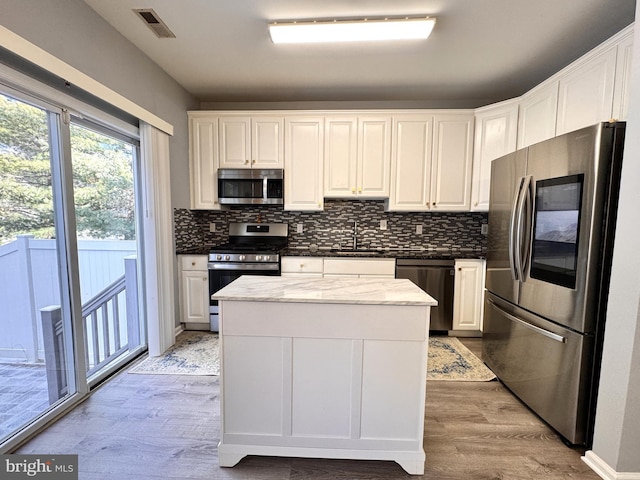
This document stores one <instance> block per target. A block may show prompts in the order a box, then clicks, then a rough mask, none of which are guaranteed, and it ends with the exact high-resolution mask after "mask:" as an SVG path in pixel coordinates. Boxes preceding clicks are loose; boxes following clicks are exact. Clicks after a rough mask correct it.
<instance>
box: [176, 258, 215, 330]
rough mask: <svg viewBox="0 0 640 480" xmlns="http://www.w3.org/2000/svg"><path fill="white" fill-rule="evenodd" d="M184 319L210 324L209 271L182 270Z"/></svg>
mask: <svg viewBox="0 0 640 480" xmlns="http://www.w3.org/2000/svg"><path fill="white" fill-rule="evenodd" d="M181 280H182V321H183V322H185V323H206V324H209V278H208V272H207V271H200V270H186V271H183V272H182V278H181Z"/></svg>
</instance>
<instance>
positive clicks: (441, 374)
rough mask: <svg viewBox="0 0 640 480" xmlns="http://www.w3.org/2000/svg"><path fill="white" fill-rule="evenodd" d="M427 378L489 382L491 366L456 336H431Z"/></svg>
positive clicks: (491, 377)
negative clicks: (488, 366)
mask: <svg viewBox="0 0 640 480" xmlns="http://www.w3.org/2000/svg"><path fill="white" fill-rule="evenodd" d="M428 353H429V355H428V359H427V380H450V381H451V380H453V381H462V382H488V381H490V380H493V379H494V378H496V376H495V375H494V374H493V372H492V371H491V370H489V368H487V366H486V365H485V364H484V363H483V362H482V360H480V359H479V358H478V357H476V356H475V355H474V354H473V353H472V352H471V350H469V349H468V348H467V347H465V346H464V345H463V344H462V343H461V342H460V340H458V339H457V338H455V337H431V338H429V352H428Z"/></svg>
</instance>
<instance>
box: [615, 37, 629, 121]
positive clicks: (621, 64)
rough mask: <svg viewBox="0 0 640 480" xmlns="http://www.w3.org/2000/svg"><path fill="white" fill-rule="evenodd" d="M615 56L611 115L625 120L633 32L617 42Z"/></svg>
mask: <svg viewBox="0 0 640 480" xmlns="http://www.w3.org/2000/svg"><path fill="white" fill-rule="evenodd" d="M617 48H618V54H617V56H616V83H615V86H614V89H613V111H612V113H611V117H612V118H615V119H616V120H626V119H627V113H628V108H629V88H630V80H631V60H632V58H633V33H630V34H629V35H628V36H627V37H625V38H624V39H623V40H622V41H620V43H618V47H617Z"/></svg>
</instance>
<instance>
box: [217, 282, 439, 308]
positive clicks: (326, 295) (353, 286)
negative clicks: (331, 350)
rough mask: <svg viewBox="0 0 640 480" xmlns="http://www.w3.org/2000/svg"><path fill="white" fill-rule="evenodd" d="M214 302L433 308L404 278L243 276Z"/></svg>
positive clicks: (419, 290)
mask: <svg viewBox="0 0 640 480" xmlns="http://www.w3.org/2000/svg"><path fill="white" fill-rule="evenodd" d="M212 298H214V299H215V300H237V301H253V302H285V303H342V304H362V305H416V306H427V305H428V306H436V305H437V304H438V302H437V301H436V300H435V299H433V298H432V297H431V296H429V295H428V294H427V293H425V292H424V291H422V290H421V289H420V288H419V287H417V286H416V285H415V284H414V283H413V282H411V281H410V280H406V279H385V278H327V277H325V278H309V277H303V278H298V277H275V276H259V275H245V276H242V277H240V278H238V279H237V280H234V281H233V282H231V283H230V284H229V285H227V286H226V287H224V288H222V289H221V290H219V291H218V292H216V293H215V294H213V295H212Z"/></svg>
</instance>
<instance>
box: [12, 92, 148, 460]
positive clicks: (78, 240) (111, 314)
mask: <svg viewBox="0 0 640 480" xmlns="http://www.w3.org/2000/svg"><path fill="white" fill-rule="evenodd" d="M138 151H139V146H138V142H137V139H135V138H132V137H130V136H128V135H125V134H123V133H121V132H116V131H113V130H112V129H108V128H106V127H105V126H103V125H101V124H99V123H95V122H89V121H87V120H84V119H81V118H80V116H79V115H70V114H68V113H67V112H66V110H64V109H63V108H61V107H60V106H56V105H52V104H48V103H46V102H45V101H41V100H39V99H35V98H32V97H30V96H28V95H25V94H23V93H21V92H17V91H14V90H11V89H10V88H9V87H3V86H2V85H0V452H2V451H3V450H2V447H3V444H4V445H8V444H9V443H10V442H15V441H16V440H17V438H18V436H20V435H24V434H25V432H28V431H29V429H35V428H36V427H37V426H38V425H39V424H41V423H42V422H43V421H44V420H45V419H46V418H50V417H52V416H53V415H54V414H55V412H54V410H55V409H56V408H57V407H58V406H60V405H61V404H62V403H64V402H65V401H67V400H73V401H76V400H78V399H80V398H81V397H82V396H83V395H86V394H87V393H88V392H89V390H90V388H91V387H92V386H93V385H94V384H95V383H97V382H98V381H100V380H101V379H102V378H104V377H105V376H106V375H108V374H109V373H110V372H111V371H113V370H114V369H115V368H118V367H119V366H121V365H122V364H124V363H125V362H126V361H128V360H130V359H131V358H132V356H134V355H136V354H137V353H140V352H141V351H142V350H143V349H144V348H145V346H146V335H145V328H144V325H143V322H141V321H140V320H139V319H141V318H143V316H142V314H141V312H140V307H139V304H141V303H142V302H138V298H139V295H138V292H139V291H142V285H141V283H142V278H141V275H139V272H140V271H142V270H141V269H140V268H139V265H140V263H141V256H140V251H139V249H138V240H139V237H140V235H139V234H138V224H139V222H138V220H137V209H136V204H137V201H136V199H137V192H136V185H137V180H136V179H137V170H138V160H139V155H138ZM72 397H73V398H72Z"/></svg>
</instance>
